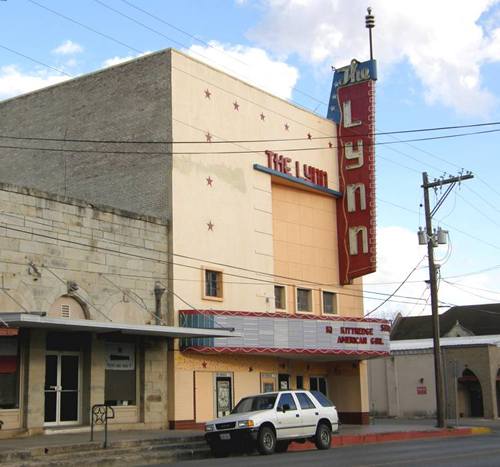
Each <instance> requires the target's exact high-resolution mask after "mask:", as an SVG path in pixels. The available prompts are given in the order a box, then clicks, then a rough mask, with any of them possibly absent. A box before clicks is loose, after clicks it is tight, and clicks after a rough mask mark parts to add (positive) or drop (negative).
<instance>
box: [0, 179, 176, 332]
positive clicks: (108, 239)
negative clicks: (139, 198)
mask: <svg viewBox="0 0 500 467" xmlns="http://www.w3.org/2000/svg"><path fill="white" fill-rule="evenodd" d="M0 251H1V256H0V284H1V287H2V288H3V289H4V290H3V291H0V312H25V311H30V312H32V311H42V312H48V311H49V309H50V307H51V305H52V304H53V303H54V302H55V301H56V300H57V299H58V298H59V297H61V296H63V295H67V294H68V287H67V285H68V282H73V283H75V284H76V285H77V289H76V290H75V291H74V292H72V293H70V296H71V297H73V298H74V299H76V300H77V301H78V302H79V303H80V304H81V305H82V306H83V308H84V309H85V311H86V313H87V315H88V317H89V318H91V319H95V320H99V321H113V322H122V323H123V322H128V323H135V324H145V323H149V322H154V318H153V316H152V314H151V313H154V286H155V282H156V281H160V282H162V283H163V284H166V279H167V223H166V221H164V220H162V219H160V218H155V217H148V216H143V215H137V214H134V213H131V212H126V211H122V210H118V209H113V208H107V207H104V206H97V205H90V204H88V203H85V202H82V201H78V200H74V199H70V198H65V197H61V196H57V195H52V194H49V193H45V192H40V191H37V190H33V189H27V188H19V187H16V186H12V185H6V184H0ZM0 290H2V289H0ZM5 292H7V293H5ZM164 302H165V301H164ZM165 308H166V305H165ZM164 314H166V312H164Z"/></svg>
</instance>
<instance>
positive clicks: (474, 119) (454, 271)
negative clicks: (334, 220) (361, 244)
mask: <svg viewBox="0 0 500 467" xmlns="http://www.w3.org/2000/svg"><path fill="white" fill-rule="evenodd" d="M368 6H371V7H372V8H373V14H374V15H375V17H376V27H375V29H374V30H373V40H374V55H375V58H376V59H377V62H378V72H379V80H378V82H377V105H376V122H377V124H376V127H377V131H378V132H387V131H398V130H408V129H419V128H432V127H443V126H454V125H468V124H477V123H488V122H496V121H500V106H499V102H500V101H499V99H500V80H498V76H500V0H474V1H473V2H471V1H469V0H439V1H435V0H434V1H430V0H420V1H414V0H413V1H409V0H371V1H370V2H369V3H368V2H367V1H362V0H349V1H346V0H343V1H342V0H217V1H216V0H183V1H164V0H142V1H139V0H86V1H71V2H68V1H64V0H6V1H5V0H2V1H0V18H1V19H0V22H1V26H2V27H1V31H2V33H1V34H0V99H5V98H9V97H13V96H16V95H20V94H23V93H25V92H29V91H32V90H34V89H38V88H41V87H45V86H48V85H51V84H55V83H58V82H61V81H63V80H66V79H69V78H70V77H75V76H79V75H81V74H84V73H88V72H92V71H95V70H99V69H102V68H104V67H107V66H111V65H113V64H117V63H120V62H121V61H124V60H129V59H132V58H135V57H137V56H139V55H141V54H144V53H148V52H153V51H156V50H160V49H164V48H167V47H174V48H177V49H180V50H183V51H185V52H187V53H190V54H192V56H193V57H195V58H197V59H199V60H203V61H206V62H208V63H210V64H211V65H213V66H215V67H218V68H221V69H223V70H224V71H227V72H228V73H231V74H233V75H236V76H238V77H240V78H241V79H243V80H245V81H248V82H250V83H252V84H254V85H256V86H259V87H261V88H263V89H265V90H267V91H269V92H271V93H273V94H276V95H278V96H280V97H282V98H285V99H288V100H290V101H292V102H294V103H296V104H299V105H301V106H303V107H306V108H307V109H309V110H311V111H313V112H316V113H318V114H319V115H321V116H326V112H327V109H326V104H327V102H328V98H329V94H330V88H331V81H332V70H331V67H332V66H334V67H341V66H344V65H347V64H348V63H349V62H350V60H351V59H352V58H357V59H358V60H360V61H364V60H366V59H368V58H369V48H368V34H367V30H366V29H365V27H364V17H365V15H366V8H367V7H368ZM499 129H500V126H498V125H497V126H488V127H481V128H472V129H462V130H460V129H458V130H450V131H440V132H432V133H417V134H406V135H405V134H399V135H394V136H387V135H386V136H378V137H377V142H379V143H391V144H381V145H378V146H377V147H376V158H377V164H376V170H377V225H378V238H377V243H378V244H377V250H378V251H377V261H378V270H377V272H376V273H374V274H371V275H369V276H367V277H366V278H365V292H366V297H367V298H366V299H365V311H366V313H371V316H379V317H385V318H389V319H390V318H392V317H393V316H395V314H396V313H401V314H402V315H403V316H408V315H414V316H418V315H423V314H429V313H430V302H429V294H430V291H429V288H428V286H427V284H426V282H425V280H426V279H427V278H428V270H427V259H426V257H425V255H426V247H425V246H419V245H418V241H417V235H416V232H417V230H418V228H419V226H423V225H424V222H425V220H424V211H423V208H422V207H421V204H422V203H423V193H422V189H421V183H422V172H423V171H426V172H428V174H429V178H430V179H434V178H439V177H441V176H443V175H444V176H445V177H447V176H449V175H457V174H458V173H460V172H461V171H462V170H465V171H468V170H470V171H472V173H473V174H474V178H473V179H472V180H468V181H466V182H463V183H462V184H461V185H460V186H459V187H457V188H455V189H454V191H453V192H452V193H451V194H450V195H449V196H448V198H447V200H446V201H445V203H444V204H443V205H442V207H441V208H440V209H439V211H438V212H437V213H436V215H435V216H434V219H433V222H434V226H435V227H441V228H443V229H445V230H448V231H449V240H450V241H449V243H448V245H445V246H440V247H438V248H436V249H435V256H436V259H437V261H436V262H437V263H438V264H439V265H440V267H439V269H440V271H441V273H440V276H441V280H440V284H439V299H440V301H441V302H442V307H441V308H440V311H445V310H446V309H447V308H448V306H447V305H466V304H479V303H494V302H497V301H500V287H499V286H498V284H500V216H499V214H500V184H499V183H498V182H499V180H500V177H499V175H498V172H497V171H498V169H499V168H500V162H499V156H498V148H499V146H500V134H499V133H498V132H491V133H483V134H476V135H469V136H463V137H455V138H449V139H440V140H432V141H419V142H406V143H404V142H403V143H402V142H399V140H407V139H411V138H415V137H428V136H442V135H450V134H457V133H465V132H474V131H479V130H499ZM439 196H440V192H439V191H437V193H434V192H433V193H431V202H432V203H435V202H436V201H437V199H439ZM410 273H411V275H410ZM407 276H409V278H408V280H407V281H406V282H405V283H404V284H403V285H402V286H401V288H399V289H398V287H399V286H400V285H401V283H402V282H403V281H404V280H405V278H407ZM396 289H398V290H397V292H396V293H395V295H394V296H393V297H391V298H390V299H389V300H387V301H382V300H381V299H383V298H384V297H385V295H383V294H392V293H394V291H395V290H396ZM368 297H374V298H372V299H370V298H368ZM375 298H378V300H376V299H375Z"/></svg>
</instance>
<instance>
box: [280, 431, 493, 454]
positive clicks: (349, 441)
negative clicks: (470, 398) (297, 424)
mask: <svg viewBox="0 0 500 467" xmlns="http://www.w3.org/2000/svg"><path fill="white" fill-rule="evenodd" d="M491 432H492V430H491V428H488V427H470V428H466V427H464V428H444V429H440V430H432V431H430V430H419V431H393V432H388V433H370V434H366V435H334V436H332V447H334V448H338V447H342V446H354V445H360V444H376V443H387V442H391V441H409V440H413V439H431V438H446V437H455V436H475V435H485V434H489V433H491ZM311 449H316V447H315V446H314V444H313V443H311V442H309V441H308V442H306V443H303V444H298V443H292V444H291V445H290V447H289V448H288V450H289V451H309V450H311Z"/></svg>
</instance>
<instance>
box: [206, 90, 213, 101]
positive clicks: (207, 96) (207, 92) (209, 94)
mask: <svg viewBox="0 0 500 467" xmlns="http://www.w3.org/2000/svg"><path fill="white" fill-rule="evenodd" d="M211 95H212V93H211V92H210V91H209V90H208V89H205V97H206V98H207V99H210V96H211Z"/></svg>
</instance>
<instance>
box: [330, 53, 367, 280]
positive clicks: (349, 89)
mask: <svg viewBox="0 0 500 467" xmlns="http://www.w3.org/2000/svg"><path fill="white" fill-rule="evenodd" d="M376 79H377V70H376V62H375V60H370V61H367V62H363V63H360V62H358V61H357V60H352V62H351V64H350V65H349V66H346V67H343V68H338V69H336V70H335V73H334V76H333V85H332V92H331V96H330V104H329V109H328V118H329V119H331V120H334V121H335V122H336V123H337V138H338V139H337V141H338V159H339V174H340V191H341V192H342V193H343V197H342V198H340V199H339V200H338V203H339V209H338V210H337V217H338V219H337V225H338V246H339V270H340V271H339V272H340V274H339V276H340V283H341V284H349V283H351V281H352V279H354V278H355V277H360V276H364V275H365V274H369V273H371V272H375V270H376V224H375V216H376V211H375V149H374V143H375V136H374V131H375V80H376Z"/></svg>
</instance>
